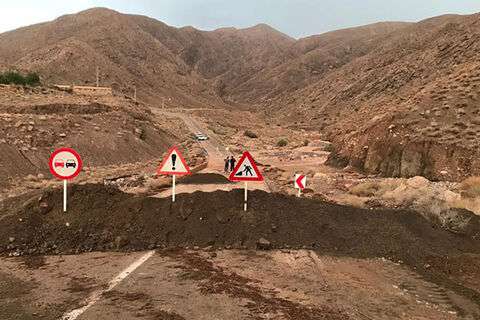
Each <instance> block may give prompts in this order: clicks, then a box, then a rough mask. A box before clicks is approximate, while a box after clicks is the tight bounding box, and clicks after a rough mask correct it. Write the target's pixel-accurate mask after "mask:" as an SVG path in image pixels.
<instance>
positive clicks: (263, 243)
mask: <svg viewBox="0 0 480 320" xmlns="http://www.w3.org/2000/svg"><path fill="white" fill-rule="evenodd" d="M257 249H259V250H271V249H272V243H271V242H270V241H268V240H267V239H265V238H260V239H258V241H257Z"/></svg>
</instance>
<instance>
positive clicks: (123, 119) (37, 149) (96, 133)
mask: <svg viewBox="0 0 480 320" xmlns="http://www.w3.org/2000/svg"><path fill="white" fill-rule="evenodd" d="M157 120H158V119H156V118H154V116H153V115H152V114H151V112H150V110H149V109H148V108H147V107H146V106H143V105H141V104H137V103H135V102H133V101H130V100H128V99H125V98H123V97H116V96H113V97H102V98H94V97H86V96H78V95H74V94H70V93H67V92H62V91H58V90H54V89H48V88H35V89H28V88H21V87H8V86H7V87H1V88H0V154H2V156H1V157H0V176H1V177H2V181H0V187H3V186H6V185H7V184H8V182H9V181H8V180H9V179H13V178H22V177H26V176H28V175H33V176H35V177H37V176H40V177H41V178H40V179H43V178H44V177H50V174H49V172H48V159H49V157H50V154H51V152H52V151H53V150H54V149H56V148H59V147H64V146H68V147H73V148H75V149H76V150H77V151H78V152H79V153H80V154H81V156H82V158H83V161H84V164H85V166H86V167H97V166H107V165H108V166H116V165H121V164H127V163H134V162H139V161H147V160H152V159H155V158H159V157H161V155H162V153H163V152H164V151H165V150H167V149H168V147H169V146H170V145H171V144H172V143H174V142H178V141H182V140H183V139H184V138H185V136H186V134H184V131H182V130H180V131H178V130H177V131H176V132H180V133H179V136H174V135H172V134H171V133H170V132H171V131H170V124H169V123H168V121H166V120H165V121H162V120H161V119H160V120H158V121H157ZM172 125H173V124H172Z"/></svg>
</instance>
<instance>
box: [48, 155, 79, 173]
mask: <svg viewBox="0 0 480 320" xmlns="http://www.w3.org/2000/svg"><path fill="white" fill-rule="evenodd" d="M81 169H82V160H81V159H80V156H79V155H78V153H77V152H75V151H74V150H72V149H68V148H63V149H58V150H57V151H55V152H54V153H53V154H52V156H51V158H50V171H51V172H52V174H53V175H55V176H56V177H57V178H59V179H72V178H74V177H76V176H77V175H78V174H79V173H80V170H81Z"/></svg>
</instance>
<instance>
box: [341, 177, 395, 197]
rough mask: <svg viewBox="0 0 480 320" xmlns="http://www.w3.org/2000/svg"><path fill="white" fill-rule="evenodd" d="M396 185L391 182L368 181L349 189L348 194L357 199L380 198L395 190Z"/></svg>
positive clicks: (388, 180)
mask: <svg viewBox="0 0 480 320" xmlns="http://www.w3.org/2000/svg"><path fill="white" fill-rule="evenodd" d="M397 187H398V185H397V184H396V183H395V182H394V181H393V180H392V179H387V180H384V181H368V182H364V183H360V184H357V185H355V186H353V187H351V188H350V193H351V194H353V195H356V196H359V197H374V196H376V197H381V196H383V195H384V194H385V193H386V192H388V191H392V190H394V189H396V188H397Z"/></svg>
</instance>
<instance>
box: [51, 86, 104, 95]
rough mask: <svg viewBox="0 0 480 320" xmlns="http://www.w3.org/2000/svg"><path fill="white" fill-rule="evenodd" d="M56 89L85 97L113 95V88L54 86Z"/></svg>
mask: <svg viewBox="0 0 480 320" xmlns="http://www.w3.org/2000/svg"><path fill="white" fill-rule="evenodd" d="M54 87H55V88H57V89H59V90H63V91H69V92H72V93H75V94H81V95H85V96H111V95H113V91H112V88H110V87H89V86H67V85H60V84H57V85H54Z"/></svg>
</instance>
